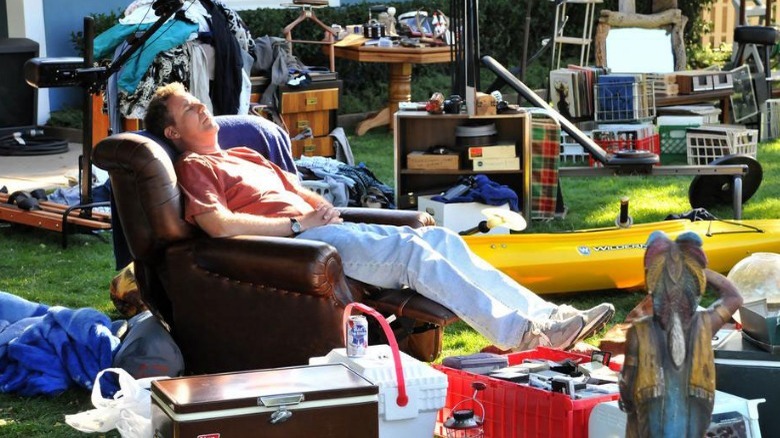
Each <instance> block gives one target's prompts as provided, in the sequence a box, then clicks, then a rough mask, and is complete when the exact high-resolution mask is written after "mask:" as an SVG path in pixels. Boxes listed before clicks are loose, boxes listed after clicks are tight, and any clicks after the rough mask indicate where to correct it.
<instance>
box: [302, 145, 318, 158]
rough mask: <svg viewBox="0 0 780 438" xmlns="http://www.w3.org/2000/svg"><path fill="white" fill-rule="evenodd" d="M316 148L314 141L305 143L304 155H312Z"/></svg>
mask: <svg viewBox="0 0 780 438" xmlns="http://www.w3.org/2000/svg"><path fill="white" fill-rule="evenodd" d="M316 149H317V148H316V147H315V146H314V143H309V144H305V145H303V155H307V156H312V155H314V151H315V150H316Z"/></svg>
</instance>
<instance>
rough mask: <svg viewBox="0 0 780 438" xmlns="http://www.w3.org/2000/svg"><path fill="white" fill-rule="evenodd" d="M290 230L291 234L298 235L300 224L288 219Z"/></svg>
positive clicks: (296, 220)
mask: <svg viewBox="0 0 780 438" xmlns="http://www.w3.org/2000/svg"><path fill="white" fill-rule="evenodd" d="M290 228H292V232H293V233H300V232H301V223H300V222H298V219H290Z"/></svg>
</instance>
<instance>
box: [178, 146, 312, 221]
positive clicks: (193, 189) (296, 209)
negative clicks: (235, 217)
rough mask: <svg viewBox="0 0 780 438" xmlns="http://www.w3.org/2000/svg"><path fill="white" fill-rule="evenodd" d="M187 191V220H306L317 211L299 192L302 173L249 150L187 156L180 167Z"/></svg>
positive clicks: (230, 150)
mask: <svg viewBox="0 0 780 438" xmlns="http://www.w3.org/2000/svg"><path fill="white" fill-rule="evenodd" d="M174 166H175V169H176V175H177V177H178V179H179V186H180V187H181V189H182V192H183V193H184V218H185V219H186V220H187V221H188V222H190V223H193V224H194V223H195V220H194V217H195V216H198V215H200V214H203V213H208V212H211V211H215V210H216V209H217V208H218V207H219V206H220V205H222V206H225V207H226V208H227V209H228V210H230V211H232V212H235V213H248V214H254V215H258V216H266V217H292V216H300V215H302V214H304V213H306V212H309V211H311V210H312V209H313V208H312V207H311V206H310V205H309V204H308V203H307V202H306V201H305V200H304V199H303V198H302V197H301V196H300V195H298V193H299V192H300V191H302V190H306V189H305V188H303V187H302V186H301V185H300V183H299V182H298V177H297V175H294V174H292V173H289V172H285V171H284V170H282V169H281V168H280V167H279V166H277V165H275V164H274V163H272V162H270V161H268V159H266V158H265V157H263V156H262V155H260V154H259V153H258V152H256V151H254V150H252V149H249V148H244V147H239V148H232V149H228V150H225V151H220V152H218V153H215V154H194V153H185V154H184V155H182V156H181V157H180V158H179V159H178V160H177V161H176V164H175V165H174Z"/></svg>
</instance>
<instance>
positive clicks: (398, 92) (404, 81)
mask: <svg viewBox="0 0 780 438" xmlns="http://www.w3.org/2000/svg"><path fill="white" fill-rule="evenodd" d="M389 88H390V96H389V101H388V105H387V107H386V108H384V109H382V110H381V111H379V112H378V113H377V114H376V115H374V116H372V117H371V118H368V119H366V120H363V121H362V122H360V123H358V125H357V128H355V134H357V135H358V136H360V135H363V134H365V133H366V132H368V130H369V129H373V128H376V127H377V126H384V125H389V127H390V132H392V131H393V130H394V129H395V120H394V117H393V116H394V114H395V113H396V111H398V104H399V103H400V102H411V100H412V64H409V63H405V62H404V63H395V64H390V87H389Z"/></svg>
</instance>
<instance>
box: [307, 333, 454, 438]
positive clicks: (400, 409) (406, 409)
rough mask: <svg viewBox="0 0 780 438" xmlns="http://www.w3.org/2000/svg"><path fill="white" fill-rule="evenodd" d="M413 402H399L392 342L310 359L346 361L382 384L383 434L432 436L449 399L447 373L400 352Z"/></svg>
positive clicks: (391, 437) (410, 437)
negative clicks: (358, 353) (362, 352)
mask: <svg viewBox="0 0 780 438" xmlns="http://www.w3.org/2000/svg"><path fill="white" fill-rule="evenodd" d="M400 355H401V364H402V368H403V374H404V381H405V384H406V392H407V395H408V396H409V403H408V404H407V405H406V406H398V405H397V404H396V398H397V397H398V383H397V380H396V375H395V364H394V362H393V354H392V350H391V348H390V346H389V345H371V346H369V347H368V352H367V353H366V355H365V356H363V357H348V356H347V351H346V349H344V348H337V349H334V350H332V351H331V352H330V353H328V354H327V355H326V356H324V357H313V358H310V359H309V364H310V365H315V364H325V363H343V364H345V365H347V366H348V367H349V368H350V369H352V370H353V371H355V372H356V373H358V374H360V375H361V376H363V377H365V378H366V379H368V380H369V381H370V382H371V383H373V384H375V385H377V386H378V387H379V438H416V437H432V436H433V433H434V427H435V426H436V416H437V414H438V412H439V409H441V408H443V407H444V404H445V402H446V399H447V375H446V374H444V373H442V372H441V371H439V370H436V369H434V368H432V367H431V366H429V365H427V364H425V363H423V362H420V361H419V360H417V359H415V358H413V357H411V356H409V355H407V354H406V353H404V352H400Z"/></svg>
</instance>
